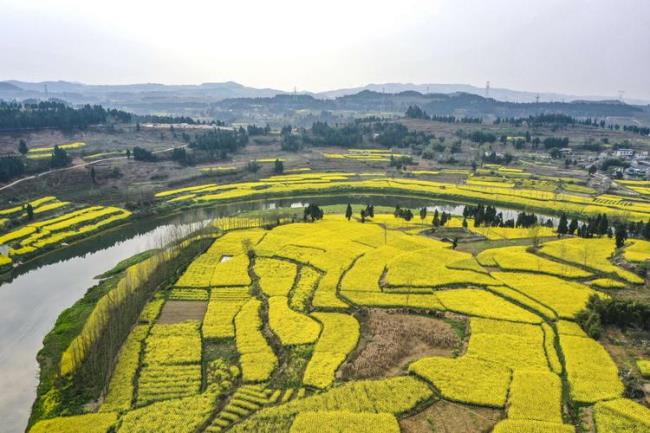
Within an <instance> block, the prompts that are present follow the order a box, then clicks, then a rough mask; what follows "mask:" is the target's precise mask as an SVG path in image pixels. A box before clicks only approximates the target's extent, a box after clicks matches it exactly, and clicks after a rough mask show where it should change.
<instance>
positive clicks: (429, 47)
mask: <svg viewBox="0 0 650 433" xmlns="http://www.w3.org/2000/svg"><path fill="white" fill-rule="evenodd" d="M4 79H18V80H25V81H41V80H69V81H81V82H86V83H111V84H113V83H115V84H123V83H135V82H139V83H141V82H160V83H168V84H181V83H187V84H190V83H201V82H208V81H211V82H216V81H227V80H233V81H237V82H240V83H242V84H245V85H249V86H255V87H272V88H277V89H283V90H290V89H293V87H294V86H296V87H297V88H298V89H299V90H312V91H320V90H329V89H333V88H341V87H353V86H358V85H364V84H367V83H379V82H415V83H466V84H474V85H478V86H483V85H484V84H485V82H486V81H487V80H490V81H491V82H492V86H493V87H507V88H511V89H520V90H530V91H540V92H563V93H570V94H577V95H611V96H615V95H617V91H618V90H625V96H626V97H638V98H645V99H650V1H648V0H428V1H427V0H399V1H384V0H374V1H372V0H346V1H343V0H328V1H313V0H312V1H309V0H302V1H292V0H266V1H263V0H259V1H258V0H238V1H229V0H213V1H199V0H183V1H161V0H159V1H149V0H130V1H126V0H110V1H96V0H86V1H81V0H54V1H52V0H50V1H48V0H0V80H4Z"/></svg>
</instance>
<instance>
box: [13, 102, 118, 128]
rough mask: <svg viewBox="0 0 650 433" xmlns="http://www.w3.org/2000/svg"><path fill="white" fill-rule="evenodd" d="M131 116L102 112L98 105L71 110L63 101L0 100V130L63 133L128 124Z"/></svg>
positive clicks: (112, 111) (111, 111) (108, 111)
mask: <svg viewBox="0 0 650 433" xmlns="http://www.w3.org/2000/svg"><path fill="white" fill-rule="evenodd" d="M130 120H131V114H129V113H126V112H124V111H120V110H114V109H105V108H104V107H102V106H101V105H93V106H91V105H84V106H83V107H81V108H73V107H71V106H69V105H67V104H65V103H63V102H56V101H41V102H38V103H28V102H23V103H19V102H4V101H0V130H2V129H32V128H59V129H63V130H71V129H85V128H87V127H88V126H90V125H97V124H101V123H106V122H107V121H114V122H129V121H130Z"/></svg>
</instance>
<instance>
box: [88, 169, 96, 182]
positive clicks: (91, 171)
mask: <svg viewBox="0 0 650 433" xmlns="http://www.w3.org/2000/svg"><path fill="white" fill-rule="evenodd" d="M96 177H97V174H96V173H95V167H90V179H92V181H93V183H97V179H96Z"/></svg>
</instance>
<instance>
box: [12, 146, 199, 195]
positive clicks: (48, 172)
mask: <svg viewBox="0 0 650 433" xmlns="http://www.w3.org/2000/svg"><path fill="white" fill-rule="evenodd" d="M187 146H188V144H184V145H182V146H178V147H169V148H167V149H162V150H156V151H153V152H151V153H154V154H156V153H165V152H170V151H172V150H174V149H182V148H185V147H187ZM118 159H126V156H113V157H111V158H102V159H98V160H96V161H87V162H82V163H79V164H75V165H71V166H69V167H63V168H54V169H52V170H48V171H44V172H42V173H38V174H34V175H32V176H27V177H22V178H20V179H18V180H15V181H13V182H11V183H8V184H6V185H3V186H0V191H4V190H5V189H9V188H11V187H13V186H16V185H18V184H19V183H21V182H25V181H27V180H32V179H38V178H39V177H43V176H47V175H48V174H52V173H58V172H62V171H66V170H73V169H75V168H83V167H87V166H89V165H93V164H97V163H99V162H105V161H115V160H118Z"/></svg>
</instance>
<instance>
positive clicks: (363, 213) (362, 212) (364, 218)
mask: <svg viewBox="0 0 650 433" xmlns="http://www.w3.org/2000/svg"><path fill="white" fill-rule="evenodd" d="M361 222H362V223H365V222H366V210H365V209H361Z"/></svg>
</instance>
